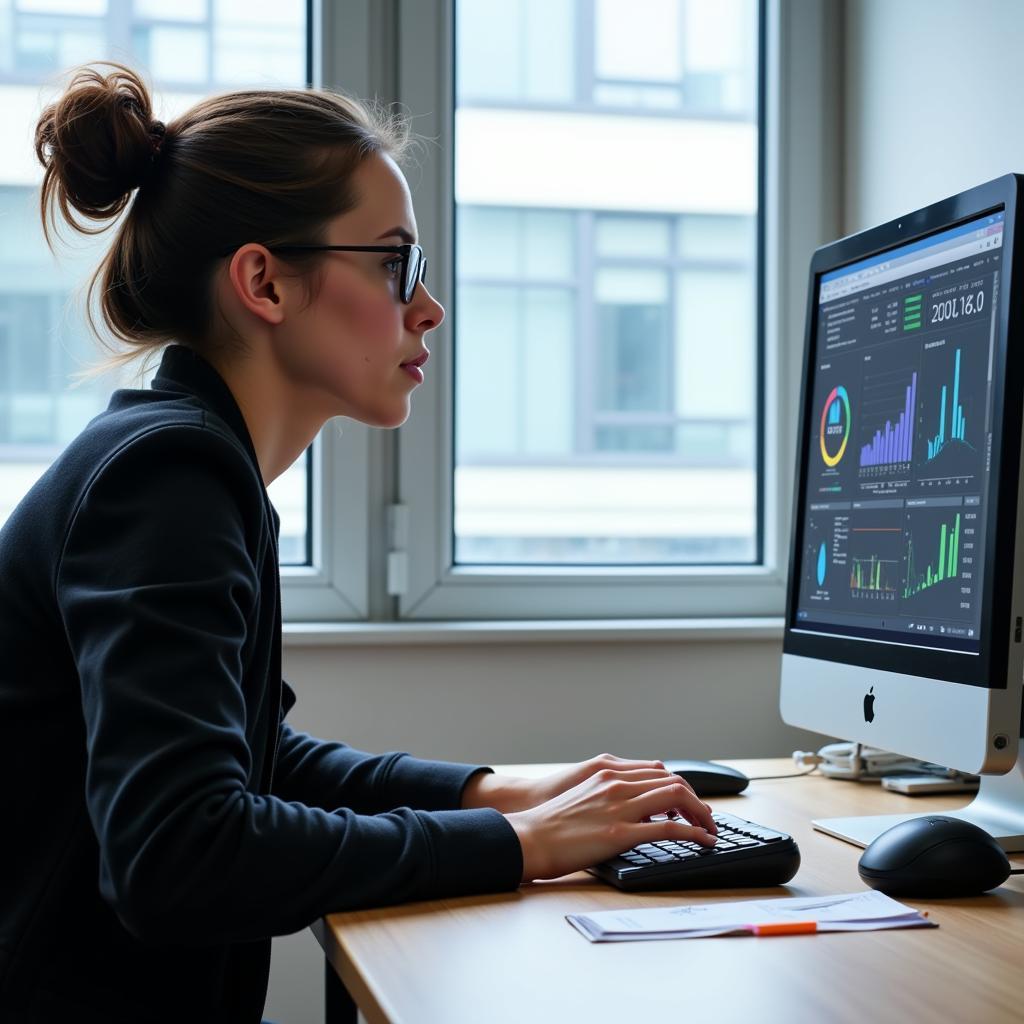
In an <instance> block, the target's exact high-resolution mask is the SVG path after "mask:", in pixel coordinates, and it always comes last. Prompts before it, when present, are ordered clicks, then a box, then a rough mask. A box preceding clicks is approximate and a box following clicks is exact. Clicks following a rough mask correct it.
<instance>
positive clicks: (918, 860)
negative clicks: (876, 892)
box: [857, 814, 1010, 896]
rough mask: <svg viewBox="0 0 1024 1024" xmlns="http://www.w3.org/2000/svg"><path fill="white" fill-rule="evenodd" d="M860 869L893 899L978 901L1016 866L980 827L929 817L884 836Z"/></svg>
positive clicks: (863, 857) (901, 825)
mask: <svg viewBox="0 0 1024 1024" xmlns="http://www.w3.org/2000/svg"><path fill="white" fill-rule="evenodd" d="M857 870H858V871H859V872H860V877H861V878H862V879H864V881H865V882H867V884H868V885H870V886H871V888H872V889H880V890H881V891H882V892H884V893H888V894H889V895H890V896H977V895H979V894H980V893H983V892H987V891H988V890H989V889H995V888H996V886H999V885H1002V884H1003V882H1005V881H1006V879H1007V878H1008V877H1009V875H1010V861H1009V859H1008V858H1007V856H1006V854H1005V853H1004V852H1003V848H1002V847H1001V846H1000V845H999V844H998V843H997V842H996V841H995V840H994V839H993V838H992V837H991V836H990V835H989V834H988V833H987V832H986V831H985V830H984V829H982V828H979V827H978V826H977V825H973V824H971V822H969V821H964V820H962V819H961V818H950V817H947V816H944V815H941V814H927V815H924V816H923V817H920V818H911V819H910V820H909V821H901V822H900V823H899V824H898V825H894V826H893V827H892V828H891V829H889V830H888V831H886V832H883V833H882V834H881V835H880V836H879V837H878V838H877V839H876V840H875V841H874V842H873V843H871V845H870V846H868V848H867V849H866V850H865V851H864V853H863V854H862V855H861V858H860V863H859V864H858V865H857Z"/></svg>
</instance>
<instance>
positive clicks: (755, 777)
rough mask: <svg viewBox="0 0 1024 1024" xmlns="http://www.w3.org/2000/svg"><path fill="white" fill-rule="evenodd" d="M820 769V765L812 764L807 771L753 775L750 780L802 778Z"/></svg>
mask: <svg viewBox="0 0 1024 1024" xmlns="http://www.w3.org/2000/svg"><path fill="white" fill-rule="evenodd" d="M817 770H818V765H816V764H815V765H812V766H811V767H810V769H808V770H807V771H805V772H791V773H790V774H789V775H751V776H750V778H748V779H747V781H748V782H769V781H770V780H772V779H802V778H803V777H804V776H805V775H813V774H814V773H815V772H816V771H817Z"/></svg>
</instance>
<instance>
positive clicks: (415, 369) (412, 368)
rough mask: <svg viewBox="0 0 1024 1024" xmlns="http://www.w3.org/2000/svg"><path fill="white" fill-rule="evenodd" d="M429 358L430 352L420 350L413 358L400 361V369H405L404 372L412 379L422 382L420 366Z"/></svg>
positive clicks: (418, 382)
mask: <svg viewBox="0 0 1024 1024" xmlns="http://www.w3.org/2000/svg"><path fill="white" fill-rule="evenodd" d="M429 358H430V353H429V352H421V353H420V354H419V355H418V356H417V357H416V358H415V359H410V360H409V362H407V363H402V369H403V370H405V372H406V373H407V374H409V376H410V377H412V379H413V380H414V381H416V383H417V384H422V383H423V371H422V370H421V369H420V367H421V366H422V365H423V364H424V363H425V362H426V361H427V360H428V359H429Z"/></svg>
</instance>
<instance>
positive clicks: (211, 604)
mask: <svg viewBox="0 0 1024 1024" xmlns="http://www.w3.org/2000/svg"><path fill="white" fill-rule="evenodd" d="M239 459H244V455H243V454H242V453H240V452H238V451H237V450H235V449H233V448H232V446H231V445H230V444H229V442H227V441H226V440H224V439H221V438H219V437H217V436H211V433H210V432H209V431H205V430H201V429H198V428H194V427H193V428H184V427H183V428H182V429H180V430H178V429H175V430H159V431H156V432H154V433H153V434H152V435H148V436H147V437H146V438H144V439H142V440H140V441H137V442H134V443H133V444H132V445H130V446H128V447H127V448H125V449H122V450H121V451H120V452H119V453H118V455H117V456H116V457H115V459H114V460H113V461H112V462H111V463H110V464H108V465H107V466H105V467H103V469H102V470H101V472H100V473H99V475H98V476H97V477H96V478H95V480H94V481H93V482H92V484H91V485H90V488H89V491H88V493H87V494H86V495H85V497H84V499H83V501H82V503H81V506H80V508H79V511H78V514H77V516H76V519H75V521H74V523H73V525H72V526H71V528H70V532H69V535H68V537H67V541H66V545H65V550H64V554H63V558H62V561H61V564H60V566H59V568H58V573H57V578H56V581H55V582H56V597H57V601H58V606H59V609H60V613H61V615H62V617H63V620H64V625H65V629H66V631H67V636H68V641H69V644H70V646H71V652H72V656H73V657H74V660H75V665H76V667H77V670H78V676H79V680H80V685H81V700H82V712H83V716H84V723H85V741H86V750H85V755H86V758H87V767H86V779H85V799H86V804H87V808H88V813H89V817H90V820H91V823H92V826H93V829H94V831H95V834H96V837H97V842H98V847H99V871H100V877H99V885H100V890H101V892H102V894H103V896H104V898H105V899H107V900H108V901H109V902H110V903H111V904H112V905H113V907H114V908H115V910H116V911H117V913H118V914H119V916H120V917H121V919H122V921H123V922H124V923H125V925H126V927H128V929H129V930H130V931H132V932H133V933H135V934H136V935H138V936H140V937H143V938H149V939H153V940H156V941H160V942H184V943H195V942H204V943H205V942H219V941H245V940H247V939H255V938H259V937H265V936H268V935H274V934H285V933H288V932H292V931H296V930H298V929H300V928H302V927H305V926H306V925H308V924H309V923H310V922H312V921H314V920H315V919H316V918H318V917H320V916H321V915H323V914H324V913H327V912H330V911H332V910H341V909H345V908H353V907H360V906H363V907H365V906H373V905H382V904H390V903H396V902H401V901H405V900H412V899H426V898H430V897H437V896H443V895H454V894H460V893H468V892H482V891H498V890H502V889H509V888H514V887H515V886H516V885H517V884H518V883H519V881H520V878H521V877H522V860H521V851H520V846H519V843H518V841H517V837H516V834H515V832H514V830H513V829H512V828H511V826H510V824H509V822H508V821H507V819H505V818H504V817H503V816H502V815H500V814H499V813H498V812H496V811H494V810H480V811H472V812H468V813H467V812H464V811H448V812H445V811H440V812H434V813H430V812H424V811H414V810H410V809H408V808H405V809H399V810H395V811H391V812H389V813H387V814H380V815H375V816H372V817H371V816H366V815H360V814H358V813H356V812H354V811H353V810H351V809H347V808H339V809H337V810H333V811H326V810H322V809H320V808H314V807H309V806H306V805H303V804H302V803H299V802H296V801H287V800H284V799H281V798H280V797H277V796H273V795H262V794H259V793H256V792H253V791H252V790H253V788H254V785H253V782H252V779H251V767H252V751H251V750H250V748H249V744H248V741H247V738H246V724H247V720H249V721H251V718H248V716H249V712H250V711H251V709H250V708H249V705H248V704H247V701H250V700H255V699H258V694H254V693H253V690H252V687H253V686H254V685H256V683H254V681H253V680H249V681H248V683H247V684H246V686H243V681H244V671H245V668H244V666H245V664H246V657H245V651H246V643H247V637H248V635H249V634H248V630H249V627H250V623H251V622H252V621H253V617H254V611H255V609H256V607H257V602H258V601H259V599H260V595H259V593H258V574H257V570H256V566H255V565H254V564H253V558H252V555H251V554H250V552H249V546H250V543H251V538H252V515H253V513H252V509H251V507H250V505H251V494H249V493H247V492H245V490H244V487H243V484H242V483H240V482H239V472H240V471H239V469H238V460H239ZM243 467H244V468H245V470H246V471H248V467H246V466H244V463H243ZM259 515H262V508H261V507H260V511H259ZM247 517H248V518H247ZM265 599H266V598H265Z"/></svg>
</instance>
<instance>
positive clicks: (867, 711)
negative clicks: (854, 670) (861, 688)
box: [864, 686, 875, 722]
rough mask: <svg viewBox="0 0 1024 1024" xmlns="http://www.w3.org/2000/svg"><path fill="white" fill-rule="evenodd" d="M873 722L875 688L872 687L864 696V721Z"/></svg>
mask: <svg viewBox="0 0 1024 1024" xmlns="http://www.w3.org/2000/svg"><path fill="white" fill-rule="evenodd" d="M874 720H875V688H874V687H873V686H872V687H871V689H870V690H868V692H867V693H866V694H864V721H865V722H873V721H874Z"/></svg>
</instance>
